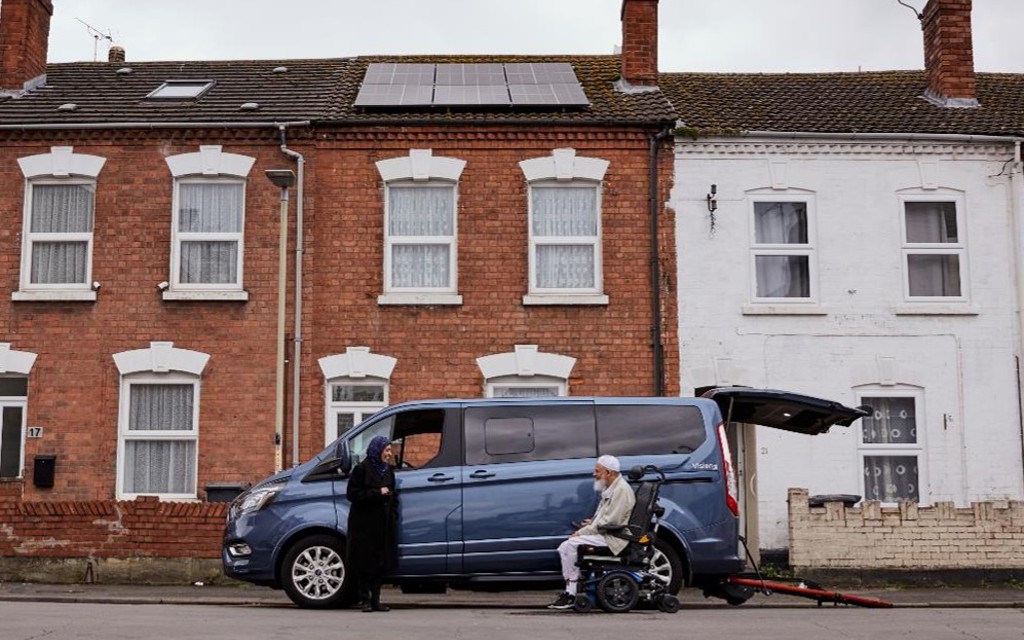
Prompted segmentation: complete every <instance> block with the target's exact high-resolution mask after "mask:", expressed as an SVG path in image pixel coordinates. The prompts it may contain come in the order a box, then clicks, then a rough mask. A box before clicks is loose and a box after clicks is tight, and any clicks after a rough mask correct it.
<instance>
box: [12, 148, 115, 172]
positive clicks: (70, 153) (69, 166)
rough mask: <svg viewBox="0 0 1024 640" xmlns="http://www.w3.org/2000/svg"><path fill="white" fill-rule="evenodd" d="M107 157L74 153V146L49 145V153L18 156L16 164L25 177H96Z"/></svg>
mask: <svg viewBox="0 0 1024 640" xmlns="http://www.w3.org/2000/svg"><path fill="white" fill-rule="evenodd" d="M106 162H107V159H106V158H102V157H100V156H93V155H88V154H85V153H75V152H74V147H50V152H49V153H40V154H37V155H34V156H27V157H24V158H18V166H19V167H21V172H22V174H24V176H25V178H27V179H30V180H31V179H32V178H43V177H51V176H52V177H54V178H70V177H71V176H84V177H87V178H93V179H96V178H97V177H98V176H99V175H100V171H102V170H103V165H104V164H106Z"/></svg>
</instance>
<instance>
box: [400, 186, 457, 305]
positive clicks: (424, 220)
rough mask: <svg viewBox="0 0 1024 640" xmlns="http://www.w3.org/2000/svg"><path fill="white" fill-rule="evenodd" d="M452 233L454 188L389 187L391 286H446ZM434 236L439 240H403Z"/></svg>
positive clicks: (449, 272)
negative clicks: (430, 241)
mask: <svg viewBox="0 0 1024 640" xmlns="http://www.w3.org/2000/svg"><path fill="white" fill-rule="evenodd" d="M454 234H455V187H454V186H443V187H392V188H390V189H389V190H388V236H389V238H390V239H391V286H392V287H396V288H415V289H429V288H448V287H450V286H451V251H452V246H451V243H452V239H453V238H454ZM411 237H418V238H424V237H435V238H438V239H446V240H447V241H446V242H440V243H433V242H432V243H414V242H412V243H406V242H403V241H402V240H403V238H411Z"/></svg>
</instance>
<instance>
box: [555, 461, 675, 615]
mask: <svg viewBox="0 0 1024 640" xmlns="http://www.w3.org/2000/svg"><path fill="white" fill-rule="evenodd" d="M648 472H653V473H655V474H657V479H656V480H653V481H648V482H643V483H641V484H640V486H639V487H638V488H637V489H636V492H635V495H636V503H635V504H634V506H633V511H632V513H631V514H630V517H629V523H628V524H626V525H621V526H609V527H602V528H601V533H605V534H608V535H611V536H614V537H616V538H621V539H623V540H626V541H628V544H627V545H626V548H625V549H623V550H622V552H621V553H620V554H618V555H615V554H614V553H612V551H611V549H609V548H608V547H593V546H587V545H584V546H581V547H580V548H579V558H578V560H577V565H578V566H579V567H580V581H579V592H578V594H577V595H576V600H575V602H574V603H573V610H574V611H576V612H578V613H586V612H588V611H590V610H591V609H593V608H594V605H595V604H596V605H597V606H599V607H600V608H601V609H603V610H605V611H607V612H609V613H625V612H628V611H631V610H633V609H634V608H636V607H637V606H638V605H640V606H646V607H656V608H657V609H659V610H661V611H664V612H665V613H675V612H676V611H678V610H679V599H678V598H676V597H675V596H674V595H672V594H671V593H669V592H668V584H667V583H666V582H664V579H663V578H660V577H658V576H656V575H654V574H653V573H651V572H650V564H651V558H652V557H653V556H654V541H655V539H656V537H657V533H658V523H659V521H660V518H661V516H662V515H663V514H664V513H665V509H664V507H662V506H660V505H659V504H658V491H659V489H660V487H661V484H662V483H663V482H664V481H665V474H664V473H663V472H662V471H661V470H660V469H658V468H657V467H654V466H647V467H641V466H635V467H633V468H632V469H630V471H629V479H630V480H631V481H633V482H636V481H638V480H640V479H642V478H643V477H644V475H645V474H646V473H648Z"/></svg>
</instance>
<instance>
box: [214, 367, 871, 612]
mask: <svg viewBox="0 0 1024 640" xmlns="http://www.w3.org/2000/svg"><path fill="white" fill-rule="evenodd" d="M863 415H866V412H865V411H864V410H863V409H859V408H858V409H853V408H850V407H845V406H843V405H841V404H838V403H835V402H830V401H827V400H821V399H817V398H811V397H808V396H800V395H796V394H792V393H787V392H781V391H770V390H758V389H749V388H740V387H735V388H721V389H714V390H712V391H709V392H708V393H707V394H705V396H704V397H702V398H571V397H570V398H526V399H476V400H433V401H422V402H408V403H404V404H398V405H394V406H391V407H388V408H386V409H383V410H381V411H379V412H378V413H376V414H374V415H373V416H371V417H369V418H368V419H366V420H365V421H364V422H362V423H361V424H359V425H357V426H355V427H353V428H352V429H350V430H349V431H348V432H347V433H345V434H344V435H342V436H341V437H340V438H338V440H336V441H335V442H333V443H332V444H331V445H330V446H329V447H327V448H326V449H325V450H324V451H322V452H321V453H320V454H319V455H317V456H316V457H314V458H313V459H312V460H309V461H308V462H306V463H305V464H302V465H299V466H297V467H295V468H293V469H289V470H286V471H282V472H280V473H277V474H275V475H273V476H271V477H269V478H267V479H266V480H263V481H262V482H260V483H258V484H256V485H255V486H253V487H252V488H250V489H248V490H247V491H245V492H244V493H243V494H241V495H240V496H239V497H238V498H237V499H236V500H235V501H234V502H232V504H231V507H230V509H229V514H228V520H227V525H226V528H225V531H224V548H223V553H222V558H223V564H224V573H225V574H226V575H228V576H229V577H232V578H237V579H240V580H245V581H249V582H253V583H256V584H261V585H269V586H272V587H275V588H283V589H284V590H285V591H286V592H287V594H288V596H289V597H290V598H291V599H292V600H293V601H294V602H295V603H296V604H298V605H299V606H301V607H309V608H324V607H332V606H343V605H346V604H350V603H351V602H352V601H353V600H354V597H355V594H354V589H353V584H352V583H353V577H354V576H351V575H350V573H349V572H348V571H346V568H345V562H344V560H345V553H344V550H345V534H346V530H345V529H346V526H347V523H348V509H349V505H348V502H347V501H346V499H345V488H346V482H347V480H346V477H347V474H348V471H349V470H350V469H351V468H352V466H353V464H355V463H356V462H358V461H359V459H360V456H362V455H363V454H364V452H365V450H366V447H367V445H368V444H369V442H370V440H371V439H372V438H374V437H375V436H378V435H384V436H387V437H388V438H390V439H391V440H392V448H393V450H394V451H395V462H394V464H395V465H396V473H395V477H396V482H397V486H398V493H399V497H400V499H399V504H400V511H399V554H400V559H399V565H398V568H397V570H396V573H395V575H393V576H391V577H390V579H389V581H390V582H392V583H394V584H398V585H401V586H403V588H407V589H421V590H422V589H437V590H443V589H444V588H446V587H447V586H453V587H466V588H492V589H493V588H516V587H517V586H518V587H522V586H524V585H526V584H536V583H537V582H538V581H545V580H548V581H558V582H560V581H561V572H560V567H559V559H558V553H557V551H556V548H557V546H558V544H559V543H560V542H561V541H562V540H564V539H565V537H566V536H567V535H568V534H569V533H570V532H571V525H570V523H571V522H573V521H576V520H582V519H584V518H587V517H590V515H591V514H592V513H593V511H594V508H595V507H596V504H597V497H598V496H597V494H596V493H595V492H594V490H593V486H592V477H591V473H592V471H593V468H594V462H595V459H596V458H597V457H598V456H600V455H603V454H611V455H614V456H617V457H618V458H619V459H620V460H621V462H622V466H623V468H624V469H628V468H630V467H632V466H633V465H638V464H643V465H656V466H657V467H659V468H660V469H662V470H663V471H664V472H665V474H666V476H667V482H666V483H665V485H664V486H663V487H662V490H661V498H660V502H661V504H662V506H664V507H665V514H664V516H663V517H662V520H661V529H660V531H659V536H658V541H657V544H658V546H657V551H656V553H655V556H654V559H653V567H652V569H653V571H654V572H655V573H656V574H657V575H658V576H659V577H660V578H661V579H662V580H663V581H664V582H665V583H666V584H668V586H669V590H670V592H671V593H676V592H678V590H679V589H680V588H681V587H683V586H684V585H685V586H693V587H697V588H700V589H703V590H704V592H705V594H707V595H712V596H719V597H722V598H726V599H730V601H731V600H734V599H736V597H737V595H736V594H735V593H731V592H730V591H729V589H728V586H727V585H724V584H723V582H722V578H724V577H725V576H728V575H730V574H734V573H737V572H739V571H741V570H742V569H743V568H744V564H745V562H744V559H743V557H742V555H741V554H740V552H739V541H738V516H739V506H738V495H737V490H738V488H737V484H736V477H735V474H734V472H733V466H732V457H731V455H730V452H729V447H728V441H727V439H726V431H725V425H726V424H728V423H731V422H736V423H747V424H760V425H765V426H768V427H775V428H780V429H786V430H789V431H797V432H801V433H806V434H810V435H815V434H819V433H823V432H825V431H828V429H829V428H830V427H831V426H833V425H835V424H839V425H844V426H849V425H850V424H851V423H852V422H853V421H854V420H856V419H858V418H860V417H862V416H863Z"/></svg>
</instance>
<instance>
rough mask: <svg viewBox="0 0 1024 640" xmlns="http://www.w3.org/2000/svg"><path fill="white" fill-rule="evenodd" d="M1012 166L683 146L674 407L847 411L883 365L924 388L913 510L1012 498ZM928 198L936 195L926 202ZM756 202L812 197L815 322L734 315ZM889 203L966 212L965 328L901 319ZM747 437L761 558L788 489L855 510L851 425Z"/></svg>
mask: <svg viewBox="0 0 1024 640" xmlns="http://www.w3.org/2000/svg"><path fill="white" fill-rule="evenodd" d="M1012 153H1013V149H1012V146H1009V145H1006V146H1002V147H996V146H987V147H984V148H982V147H977V148H972V147H969V146H966V145H924V144H913V145H912V144H881V143H870V144H867V143H864V144H857V143H837V144H834V145H833V144H827V143H824V142H822V143H818V142H807V143H800V144H792V145H784V144H769V143H766V142H765V143H762V142H759V141H754V140H750V141H740V142H737V141H735V140H722V141H714V140H710V141H705V140H699V141H697V142H692V141H689V140H681V141H680V142H679V144H678V145H677V155H676V177H675V187H674V190H673V193H672V198H671V206H672V207H673V208H674V209H675V212H676V218H677V227H676V238H677V242H678V256H679V259H678V284H679V286H678V291H679V294H678V295H679V322H680V326H679V335H680V350H681V388H682V391H683V393H684V394H688V393H691V392H692V391H693V390H694V389H695V388H697V387H702V386H709V385H722V384H742V385H750V386H755V387H762V386H767V387H775V388H782V389H788V390H792V391H796V392H801V393H807V394H811V395H819V396H823V397H827V398H831V399H835V400H839V401H842V402H845V403H854V402H856V395H855V387H856V386H857V385H860V384H869V383H878V382H879V381H880V380H879V366H878V358H879V357H890V358H894V362H895V365H894V369H895V371H896V378H897V382H899V383H901V385H914V386H916V387H920V388H922V389H923V392H922V393H923V405H924V406H923V407H922V409H923V411H922V413H923V415H921V416H919V417H918V420H919V423H920V424H921V426H922V427H923V432H922V435H921V439H922V442H923V444H924V447H925V455H924V460H922V476H923V478H922V479H923V484H924V485H925V486H924V487H922V489H923V492H924V493H923V499H924V504H930V503H932V502H937V501H951V502H953V503H955V504H956V505H960V506H966V505H968V504H970V503H971V502H974V501H986V500H1006V499H1021V498H1022V497H1024V472H1022V460H1021V439H1020V421H1019V417H1018V410H1017V381H1016V364H1015V359H1014V358H1015V355H1016V354H1017V350H1018V342H1019V337H1018V335H1017V332H1018V329H1017V320H1016V300H1015V289H1014V255H1013V236H1012V225H1011V203H1010V199H1009V190H1008V178H1003V177H992V176H997V174H999V173H1000V171H1001V169H1002V166H1003V163H1004V162H1005V161H1006V160H1007V159H1010V158H1011V157H1012ZM920 159H925V160H927V161H928V162H927V163H925V164H926V165H927V166H926V167H925V168H924V169H922V165H921V164H919V160H920ZM779 161H781V162H784V163H785V184H779V183H778V179H779V172H776V184H775V185H774V186H776V187H780V186H785V187H786V189H774V190H773V189H772V187H773V180H772V175H773V173H772V170H771V167H770V163H771V162H779ZM930 163H934V164H930ZM926 183H927V184H926ZM930 183H935V184H937V185H938V186H939V187H940V189H939V190H931V189H926V188H924V187H925V186H930ZM711 184H716V185H717V188H718V211H717V212H716V213H715V230H714V233H713V234H712V233H711V230H710V218H709V213H708V209H707V202H706V198H705V196H706V194H707V193H708V191H709V189H710V185H711ZM755 190H760V191H758V192H759V193H767V194H775V195H776V196H778V197H780V198H785V197H786V196H787V195H793V194H796V195H812V196H813V199H814V200H813V201H814V210H815V215H816V227H817V233H816V237H815V239H814V240H815V247H816V254H817V265H818V282H819V292H820V296H819V301H818V302H819V305H820V306H821V308H822V310H823V311H824V314H823V315H814V316H796V315H745V314H744V313H743V308H744V305H749V304H750V302H751V300H750V296H751V293H750V290H751V285H750V283H751V278H752V274H751V257H750V238H751V225H752V207H751V204H750V201H749V196H750V194H751V192H753V191H755ZM900 194H916V195H928V194H934V195H935V196H936V197H945V196H959V197H962V201H963V203H964V205H965V220H966V229H964V230H963V232H964V235H965V237H966V245H967V256H966V266H967V269H966V271H965V281H966V282H967V284H968V285H969V297H970V301H969V303H968V304H967V305H960V306H961V307H963V306H967V307H969V308H970V309H971V310H972V311H973V312H974V315H902V314H899V313H897V312H896V311H897V310H898V309H899V308H900V307H901V306H903V305H906V304H907V303H906V302H905V301H904V299H903V284H902V283H903V267H902V264H903V256H902V252H901V245H900V224H901V205H900V200H899V196H900ZM906 388H910V387H909V386H908V387H906ZM757 438H758V442H757V448H758V461H757V463H758V468H757V491H758V507H759V511H760V526H759V532H760V537H761V543H760V546H761V547H762V548H784V547H786V546H787V545H789V543H790V540H789V526H788V524H787V519H788V512H787V502H786V500H787V488H788V487H793V486H803V487H808V488H809V490H810V493H811V494H812V495H814V494H819V493H852V494H860V495H863V491H864V488H863V480H862V471H861V466H860V465H861V462H860V458H859V456H858V441H859V423H857V424H855V425H854V427H853V428H850V429H845V428H842V427H839V428H836V429H834V430H833V432H832V433H829V434H825V435H822V436H817V437H813V438H811V437H806V436H798V435H794V434H788V433H783V432H777V431H773V430H770V429H763V428H762V429H759V431H758V434H757ZM890 519H891V518H890ZM900 522H901V521H898V520H897V522H896V524H897V525H899V524H900ZM879 526H881V525H880V524H879V523H878V522H873V527H879ZM886 526H889V527H891V526H892V525H886ZM900 526H902V525H900ZM878 533H879V534H882V533H889V532H882V531H879V532H878ZM820 535H822V536H827V535H828V533H827V532H824V531H823V532H821V533H820ZM858 544H859V543H858ZM830 546H832V545H830ZM936 554H937V555H941V552H936Z"/></svg>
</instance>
